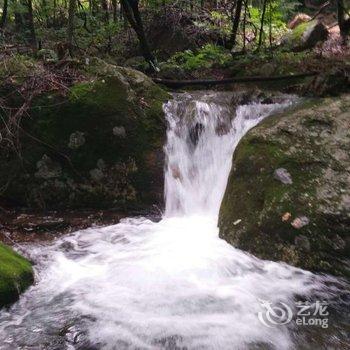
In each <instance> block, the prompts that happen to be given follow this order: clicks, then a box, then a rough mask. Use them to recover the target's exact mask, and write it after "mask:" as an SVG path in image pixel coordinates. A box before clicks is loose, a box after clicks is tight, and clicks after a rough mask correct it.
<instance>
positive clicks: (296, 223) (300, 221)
mask: <svg viewBox="0 0 350 350" xmlns="http://www.w3.org/2000/svg"><path fill="white" fill-rule="evenodd" d="M309 223H310V220H309V218H308V217H306V216H301V217H298V218H296V219H294V220H293V221H292V223H291V225H292V226H293V227H294V228H296V229H298V230H299V229H301V228H302V227H304V226H306V225H308V224H309Z"/></svg>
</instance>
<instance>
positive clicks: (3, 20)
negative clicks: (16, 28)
mask: <svg viewBox="0 0 350 350" xmlns="http://www.w3.org/2000/svg"><path fill="white" fill-rule="evenodd" d="M7 9H8V0H4V6H3V9H2V16H1V22H0V29H4V28H5V25H6V21H7Z"/></svg>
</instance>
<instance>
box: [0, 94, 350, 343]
mask: <svg viewBox="0 0 350 350" xmlns="http://www.w3.org/2000/svg"><path fill="white" fill-rule="evenodd" d="M231 97H232V94H230V93H227V92H220V93H219V92H215V93H214V92H193V93H191V94H189V93H183V94H175V95H174V99H173V100H171V101H169V102H168V103H167V104H166V105H165V106H164V109H165V112H166V117H167V122H168V130H167V142H166V145H165V146H164V151H165V155H166V167H165V203H166V205H165V211H164V213H163V215H162V217H161V218H159V219H154V218H151V217H149V218H148V217H134V218H127V219H123V220H121V221H120V223H119V224H117V225H113V226H108V227H95V228H90V229H87V230H83V231H78V232H75V233H73V234H70V235H67V236H65V237H63V238H62V237H61V238H58V239H57V240H55V241H54V242H53V243H52V242H51V243H47V244H43V243H40V244H39V243H36V244H28V245H25V246H24V247H23V248H22V249H23V250H24V252H25V253H26V254H27V255H28V256H29V257H30V258H31V259H32V260H33V261H34V262H35V263H36V265H35V270H36V271H35V272H36V284H35V285H34V286H33V287H31V288H30V289H29V290H28V291H27V292H25V293H24V294H23V295H22V296H21V298H20V300H19V301H18V302H17V303H16V304H14V305H13V306H12V307H11V308H10V309H9V310H2V311H0V349H2V350H12V349H35V350H37V349H50V350H56V349H57V350H59V349H67V350H70V349H82V350H83V349H84V350H97V349H107V350H109V349H111V350H112V349H113V350H114V349H115V350H123V349H135V350H136V349H140V350H141V349H157V350H160V349H168V350H180V349H181V350H186V349H189V350H190V349H195V350H197V349H203V350H204V349H209V350H211V349H220V350H232V349H256V350H257V349H281V350H283V349H347V348H349V347H348V346H349V342H348V341H349V338H348V337H349V328H347V327H349V325H348V324H347V321H348V319H347V318H348V313H349V300H348V299H349V298H348V294H347V293H348V292H347V288H348V287H347V286H346V284H345V282H344V281H341V280H337V279H335V278H333V277H330V276H325V275H315V274H313V273H311V272H308V271H304V270H301V269H298V268H294V267H291V266H288V265H287V264H284V263H276V262H271V261H263V260H259V259H257V258H256V257H254V256H252V255H249V254H247V253H245V252H243V251H241V250H238V249H236V248H234V247H233V246H231V245H229V244H227V243H226V242H225V241H223V240H221V239H220V238H219V236H218V234H219V232H218V228H217V221H218V213H219V209H220V203H221V200H222V197H223V194H224V191H225V187H226V183H227V179H228V175H229V172H230V169H231V162H232V154H233V151H234V149H235V147H236V145H237V144H238V142H239V140H240V139H241V138H242V137H243V136H244V134H245V133H246V132H247V131H248V130H249V129H250V128H252V127H254V126H255V125H257V124H258V123H259V122H260V121H261V120H263V119H264V118H265V117H267V116H269V115H271V114H272V113H274V112H276V111H278V110H281V109H284V108H288V107H289V106H290V105H291V104H293V103H294V102H295V98H293V97H288V96H286V97H285V98H283V99H281V101H278V102H279V103H275V104H262V103H251V104H248V105H242V106H238V107H237V109H236V110H234V109H233V108H232V106H231V104H230V100H231ZM242 200H244V193H242ZM257 215H258V213H257ZM267 243H268V242H267ZM298 301H300V302H302V303H305V302H307V301H309V302H311V303H315V302H318V301H322V302H324V301H326V302H327V306H328V309H327V312H328V313H329V315H328V318H329V320H328V321H329V324H327V327H322V326H321V325H318V326H315V325H314V326H307V325H297V324H296V322H295V315H296V303H297V302H298ZM268 305H270V306H275V305H279V306H280V309H279V312H280V314H278V315H275V316H276V317H275V318H274V319H273V320H272V323H271V322H270V321H271V320H270V319H269V317H268V316H269V315H270V316H271V313H273V312H270V314H268V313H264V312H265V311H266V310H268ZM282 306H283V307H284V306H286V307H285V309H282ZM312 310H313V311H314V312H316V311H315V309H312ZM270 311H271V310H270ZM274 311H276V310H274ZM277 311H278V310H277ZM290 313H293V319H292V318H291V317H292V316H291V314H290ZM318 316H320V317H322V318H324V317H325V315H323V316H322V315H318ZM267 321H269V322H270V324H268V322H267Z"/></svg>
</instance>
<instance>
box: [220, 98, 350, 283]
mask: <svg viewBox="0 0 350 350" xmlns="http://www.w3.org/2000/svg"><path fill="white" fill-rule="evenodd" d="M349 111H350V95H349V94H348V95H342V96H341V97H337V98H324V99H319V100H310V101H306V102H304V103H303V104H302V105H300V106H298V107H294V108H293V109H291V110H289V111H285V112H281V113H279V114H277V115H274V116H271V117H269V118H267V119H265V120H264V121H263V122H262V123H260V124H259V125H258V126H257V127H255V128H254V129H252V130H250V131H249V132H248V133H247V134H246V135H245V136H244V137H243V139H242V140H241V142H240V143H239V145H238V146H237V148H236V150H235V153H234V156H233V167H232V170H231V173H230V176H229V179H228V184H227V189H226V192H225V195H224V198H223V201H222V205H221V208H220V215H219V227H220V237H221V238H223V239H225V240H226V241H228V242H229V243H231V244H233V245H234V246H235V247H237V248H240V249H243V250H246V251H249V252H250V253H252V254H254V255H256V256H258V257H260V258H263V259H269V260H275V261H281V260H282V261H285V262H287V263H289V264H291V265H295V266H298V267H301V268H304V269H308V270H312V271H322V272H327V273H332V274H337V275H342V276H349V270H348V268H347V266H350V265H347V263H346V259H349V252H350V249H349V248H350V245H349V243H350V231H349V222H350V210H349V208H350V201H349V198H350V197H349V196H350V176H349V174H350V112H349ZM287 166H288V167H287ZM276 169H288V174H289V175H290V178H289V176H286V177H284V176H283V177H282V178H280V177H279V178H280V179H284V180H283V181H281V180H279V181H276V180H275V177H274V176H271V174H273V173H274V172H275V170H276ZM282 174H283V175H286V174H285V172H284V171H283V172H282ZM289 179H293V182H292V183H291V181H289ZM284 182H288V185H286V184H285V183H284ZM238 219H240V220H242V221H241V223H240V224H239V225H235V222H236V221H237V220H238ZM301 236H302V238H300V237H301ZM296 237H299V238H296ZM304 237H305V238H304ZM306 238H307V240H308V242H309V244H308V243H305V242H306ZM296 243H298V246H296ZM301 246H302V247H303V249H299V248H300V247H301ZM308 247H310V251H309V252H307V251H308V249H309V248H308ZM335 256H336V257H337V259H334V257H335Z"/></svg>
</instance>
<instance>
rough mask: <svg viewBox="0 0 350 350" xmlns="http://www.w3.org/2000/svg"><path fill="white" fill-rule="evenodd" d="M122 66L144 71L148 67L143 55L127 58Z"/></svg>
mask: <svg viewBox="0 0 350 350" xmlns="http://www.w3.org/2000/svg"><path fill="white" fill-rule="evenodd" d="M124 66H126V67H130V68H133V69H138V70H141V71H146V70H147V69H148V68H149V65H148V63H147V62H146V61H145V59H144V57H143V56H134V57H130V58H128V59H127V60H126V61H125V62H124Z"/></svg>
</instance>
